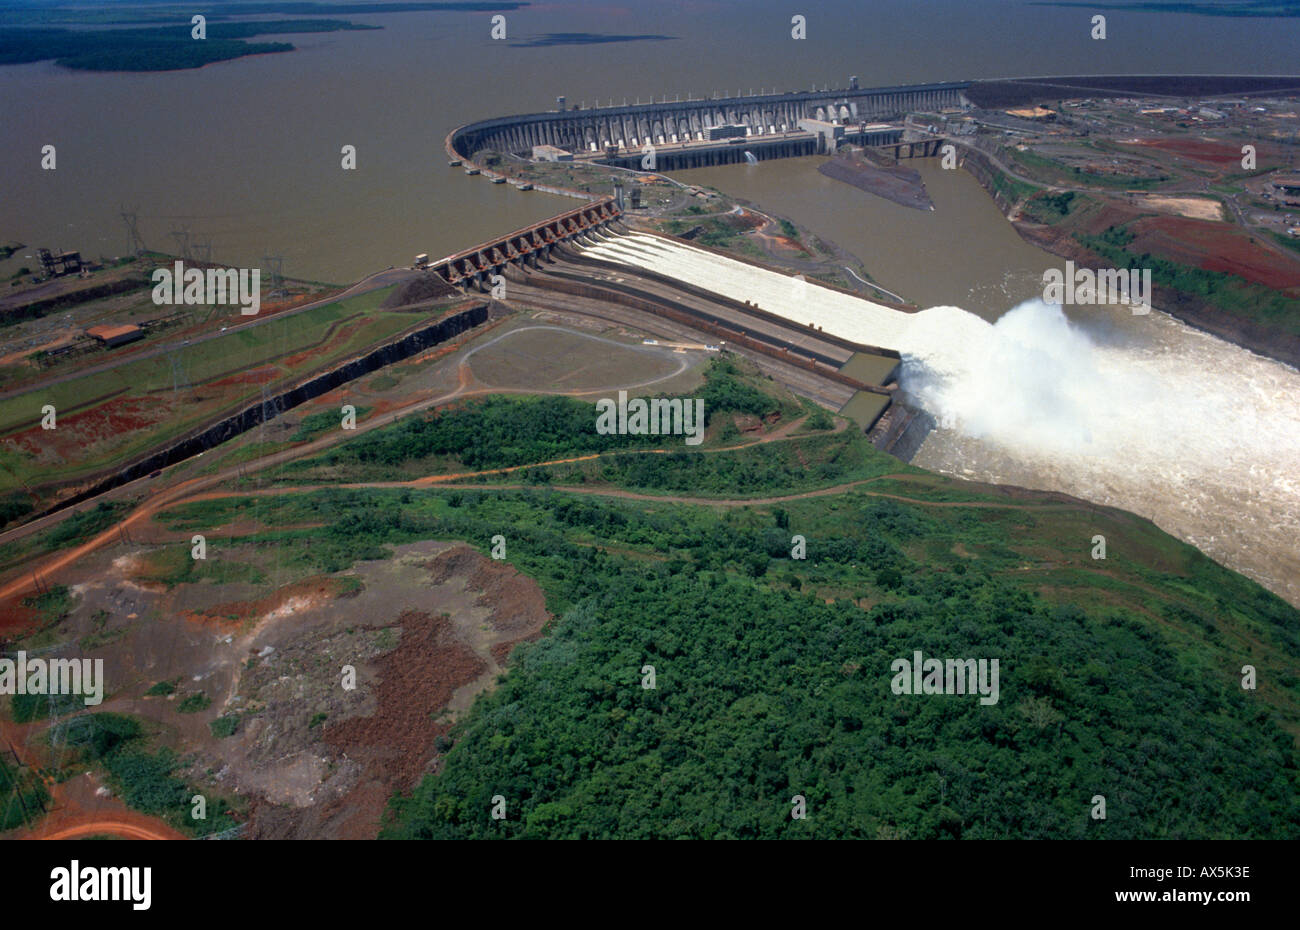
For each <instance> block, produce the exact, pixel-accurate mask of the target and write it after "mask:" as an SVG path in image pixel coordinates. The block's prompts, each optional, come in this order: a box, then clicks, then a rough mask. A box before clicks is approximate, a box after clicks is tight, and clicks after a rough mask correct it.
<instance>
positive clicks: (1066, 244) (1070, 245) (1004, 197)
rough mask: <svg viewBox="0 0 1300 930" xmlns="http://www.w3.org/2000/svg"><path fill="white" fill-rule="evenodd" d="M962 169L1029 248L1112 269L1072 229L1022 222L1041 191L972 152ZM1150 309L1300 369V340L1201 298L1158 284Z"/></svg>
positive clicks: (1295, 336) (976, 152)
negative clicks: (1028, 205)
mask: <svg viewBox="0 0 1300 930" xmlns="http://www.w3.org/2000/svg"><path fill="white" fill-rule="evenodd" d="M962 167H963V168H965V169H966V171H967V173H969V174H970V175H971V177H973V178H974V179H975V180H976V181H977V182H978V183H979V185H980V186H981V187H982V188H983V189H984V190H985V192H986V193H988V195H989V196H990V197H991V198H992V199H993V201H994V203H995V204H997V206H998V209H999V210H1001V211H1002V213H1003V215H1004V216H1005V217H1006V218H1007V221H1008V222H1009V223H1010V224H1011V227H1012V228H1013V229H1014V230H1015V231H1016V233H1017V234H1018V235H1019V236H1020V238H1021V239H1023V240H1024V241H1025V242H1026V243H1028V244H1029V245H1032V246H1034V247H1036V248H1039V249H1042V250H1043V251H1045V252H1049V253H1050V254H1052V255H1056V256H1059V257H1060V258H1062V259H1066V260H1069V261H1073V262H1075V263H1076V264H1077V265H1079V266H1082V267H1090V268H1097V267H1114V266H1115V264H1116V263H1115V262H1114V261H1113V260H1112V259H1111V258H1108V257H1107V256H1104V255H1101V254H1099V253H1098V252H1096V251H1094V250H1093V249H1090V248H1089V247H1088V246H1087V245H1085V244H1084V243H1082V242H1080V241H1079V240H1078V238H1076V237H1075V235H1074V234H1073V231H1072V230H1071V229H1069V228H1065V227H1062V226H1058V225H1051V224H1047V223H1042V222H1038V221H1036V220H1034V219H1032V218H1029V217H1028V216H1026V214H1025V211H1024V207H1025V205H1026V203H1027V202H1028V201H1029V200H1030V199H1032V198H1033V197H1034V196H1035V195H1036V194H1038V193H1041V192H1042V190H1043V189H1034V188H1031V187H1030V186H1029V185H1027V184H1025V183H1024V182H1022V181H1019V180H1017V179H1015V178H1013V177H1010V176H1009V175H1007V173H1006V172H1004V171H1003V170H1002V169H1000V168H999V167H998V166H997V165H995V164H993V163H992V161H991V160H990V159H989V158H988V157H987V156H986V155H985V154H984V153H982V152H979V151H976V150H967V151H966V152H965V153H964V155H963V159H962ZM1227 228H1229V229H1231V228H1232V227H1227ZM1134 258H1135V259H1136V256H1134ZM1187 267H1189V268H1191V267H1192V266H1187ZM1152 304H1153V305H1154V306H1156V307H1158V308H1159V309H1160V310H1161V311H1163V312H1165V313H1168V314H1169V315H1170V316H1172V317H1174V318H1175V319H1177V320H1179V321H1181V322H1183V323H1186V324H1187V325H1188V326H1192V327H1194V328H1196V329H1199V330H1201V331H1202V332H1206V333H1209V334H1211V335H1213V336H1217V337H1218V338H1220V339H1223V340H1225V341H1227V342H1230V343H1232V344H1233V345H1236V346H1239V347H1241V348H1243V349H1247V350H1249V351H1251V352H1254V353H1255V354H1257V355H1262V356H1264V357H1265V358H1270V359H1273V360H1275V361H1279V362H1283V363H1285V364H1287V365H1290V366H1291V367H1293V368H1300V334H1297V333H1291V332H1284V331H1280V330H1279V329H1277V328H1276V327H1273V326H1269V325H1267V324H1265V323H1262V322H1261V321H1259V320H1254V319H1247V318H1245V317H1242V316H1240V315H1235V314H1233V313H1231V312H1230V311H1227V310H1225V309H1223V308H1222V307H1220V306H1219V305H1217V304H1215V303H1213V302H1211V301H1209V300H1207V299H1205V298H1204V297H1201V296H1198V295H1196V294H1192V293H1188V292H1187V291H1184V290H1180V289H1177V288H1172V287H1169V286H1167V285H1165V284H1162V283H1160V282H1159V281H1158V280H1157V281H1155V282H1153V285H1152Z"/></svg>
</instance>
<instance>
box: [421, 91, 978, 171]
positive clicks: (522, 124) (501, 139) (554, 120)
mask: <svg viewBox="0 0 1300 930" xmlns="http://www.w3.org/2000/svg"><path fill="white" fill-rule="evenodd" d="M970 86H971V84H970V82H952V83H945V84H913V85H904V86H899V87H873V88H861V87H858V86H857V82H856V79H854V80H850V82H849V86H848V87H846V88H839V89H827V90H820V91H818V90H809V91H791V92H787V93H781V94H776V93H772V94H753V95H749V96H737V97H706V98H702V99H695V100H692V99H690V98H689V95H688V99H686V100H680V99H678V100H673V101H667V100H660V101H652V102H650V103H636V104H630V105H629V104H626V103H625V104H623V105H614V104H612V103H611V104H610V105H608V106H599V105H598V106H592V107H579V106H574V107H572V108H569V107H567V105H566V103H565V99H564V98H563V97H561V98H559V100H558V101H557V102H558V103H559V107H558V108H557V109H556V110H554V111H550V112H546V113H530V114H524V115H520V116H503V117H497V118H495V119H487V120H480V121H479V122H475V123H470V124H468V125H465V126H461V127H460V128H458V129H455V130H453V131H452V132H451V133H450V134H448V136H447V138H446V140H445V143H444V147H445V149H446V154H447V157H448V159H449V160H450V162H451V163H452V164H456V165H459V164H461V163H462V162H467V163H471V164H472V163H474V162H475V159H476V157H477V156H478V155H479V154H480V153H487V152H494V153H498V154H503V155H505V154H509V155H521V156H525V157H527V156H531V155H532V154H533V153H534V150H535V149H541V148H543V147H550V148H551V149H554V150H558V151H559V152H563V153H565V156H567V157H570V158H573V159H580V160H591V161H595V162H598V163H601V164H609V165H614V166H617V167H623V168H636V167H639V166H641V163H642V158H643V157H644V154H645V152H646V150H647V147H648V146H653V147H654V150H655V163H656V164H655V167H656V169H657V170H664V171H672V170H676V169H682V168H696V167H704V166H707V165H716V164H729V163H732V162H737V161H741V160H744V150H748V151H749V152H750V153H752V155H753V156H754V158H755V159H757V160H759V161H762V160H764V159H768V158H786V157H791V156H797V155H812V154H816V153H819V152H827V151H833V150H834V147H835V145H836V144H837V143H838V142H839V141H849V142H860V143H863V144H869V145H884V146H898V147H901V148H902V149H903V150H904V152H900V153H899V154H906V155H913V154H916V155H932V154H934V149H935V148H937V142H938V140H937V139H935V138H934V137H929V136H926V135H924V134H923V133H918V132H916V131H915V130H912V131H908V130H905V129H904V127H902V126H901V125H893V124H892V123H891V122H890V121H898V120H901V119H903V118H905V117H906V116H907V115H908V114H912V113H917V112H927V111H938V110H941V109H945V108H968V107H970V106H971V103H970V101H969V100H968V99H967V98H966V96H965V94H964V93H963V92H964V91H965V90H966V89H967V88H969V87H970ZM909 136H910V138H909ZM742 144H743V147H742ZM562 157H563V156H562Z"/></svg>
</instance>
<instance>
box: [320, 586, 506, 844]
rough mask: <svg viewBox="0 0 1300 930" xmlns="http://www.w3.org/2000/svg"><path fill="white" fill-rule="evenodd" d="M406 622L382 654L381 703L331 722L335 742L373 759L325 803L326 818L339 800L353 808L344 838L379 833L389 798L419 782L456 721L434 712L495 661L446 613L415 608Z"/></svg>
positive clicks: (343, 807) (357, 756)
mask: <svg viewBox="0 0 1300 930" xmlns="http://www.w3.org/2000/svg"><path fill="white" fill-rule="evenodd" d="M398 623H399V624H400V625H401V627H402V638H401V641H400V642H399V643H398V647H397V648H396V649H394V650H393V651H392V652H389V653H386V654H385V655H383V656H381V657H380V658H379V659H378V660H377V662H376V664H377V666H378V673H379V685H378V695H377V697H378V703H379V710H378V711H377V712H376V713H375V714H374V715H373V716H370V717H360V718H354V719H352V720H345V721H343V722H341V723H338V724H334V725H332V726H327V727H326V729H325V733H324V739H325V743H326V744H327V745H328V746H329V747H330V748H331V749H333V750H335V751H336V752H338V753H340V754H342V755H345V756H346V757H347V758H349V759H352V760H355V761H358V762H360V763H361V764H362V765H364V767H365V771H364V772H363V773H362V776H361V779H360V781H359V783H358V784H357V786H356V787H355V788H354V789H353V790H352V791H350V792H348V794H347V795H345V796H344V797H343V798H341V799H339V800H338V801H336V802H334V804H332V805H330V806H329V807H327V808H326V809H325V810H324V811H322V814H323V816H324V817H326V818H331V817H332V814H333V813H334V811H332V810H331V808H337V809H338V810H339V811H349V812H350V816H348V817H347V819H346V820H345V821H344V822H343V823H342V824H341V838H366V837H373V836H374V835H375V831H376V828H377V826H378V824H379V822H380V817H381V816H382V814H383V810H384V806H385V805H386V804H387V802H388V798H389V797H390V796H392V795H393V794H395V793H396V792H399V791H409V790H410V789H411V788H413V787H414V786H415V784H416V782H417V781H419V779H420V777H421V776H422V775H423V774H424V773H425V771H426V770H427V768H428V764H429V760H430V759H432V758H433V757H434V756H435V755H436V749H435V741H436V740H437V738H438V737H439V736H444V735H445V734H446V733H447V731H448V730H449V729H450V728H451V725H450V723H440V724H435V723H434V722H433V718H434V717H435V716H436V715H437V714H438V713H439V711H441V710H442V708H444V707H446V706H447V704H448V703H449V702H450V701H451V698H452V695H453V694H454V693H455V691H456V689H457V688H459V687H460V686H462V685H466V684H469V683H470V682H472V681H474V680H475V679H476V678H478V677H479V676H480V675H482V674H483V673H484V672H485V671H487V668H488V666H487V663H486V662H484V661H483V660H482V659H480V658H479V657H478V656H476V655H475V654H474V652H473V651H472V650H471V649H470V648H469V647H468V646H467V645H465V643H463V642H461V640H460V639H458V638H457V636H456V631H455V629H454V628H453V626H452V623H451V620H450V619H449V618H448V617H447V616H446V615H445V614H443V615H441V616H438V617H433V616H430V615H429V614H426V613H419V612H416V611H407V612H406V613H404V614H402V616H401V617H400V618H398Z"/></svg>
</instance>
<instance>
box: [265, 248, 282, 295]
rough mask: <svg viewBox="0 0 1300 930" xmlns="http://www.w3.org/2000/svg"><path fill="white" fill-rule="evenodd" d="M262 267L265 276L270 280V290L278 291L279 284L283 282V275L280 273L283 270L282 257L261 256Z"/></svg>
mask: <svg viewBox="0 0 1300 930" xmlns="http://www.w3.org/2000/svg"><path fill="white" fill-rule="evenodd" d="M262 265H263V267H265V268H266V273H267V276H268V277H270V279H271V290H273V291H274V290H279V289H280V285H281V283H282V282H283V281H284V275H283V274H282V273H281V272H282V271H283V270H284V256H283V255H263V256H262Z"/></svg>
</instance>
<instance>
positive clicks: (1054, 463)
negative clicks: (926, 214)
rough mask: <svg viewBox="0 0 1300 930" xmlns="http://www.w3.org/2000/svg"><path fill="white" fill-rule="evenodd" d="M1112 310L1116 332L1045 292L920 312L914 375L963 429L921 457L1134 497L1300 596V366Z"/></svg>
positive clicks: (1122, 503)
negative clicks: (1099, 329) (1054, 302)
mask: <svg viewBox="0 0 1300 930" xmlns="http://www.w3.org/2000/svg"><path fill="white" fill-rule="evenodd" d="M1111 312H1113V313H1114V314H1115V315H1114V316H1110V317H1106V316H1104V314H1106V313H1107V310H1106V309H1104V308H1099V311H1098V313H1099V314H1103V315H1101V316H1099V319H1102V320H1107V322H1115V321H1116V320H1119V321H1121V322H1123V323H1124V329H1125V330H1126V331H1125V332H1123V333H1122V334H1121V335H1122V337H1123V338H1120V339H1116V340H1105V341H1103V340H1097V339H1094V338H1093V337H1092V336H1090V335H1089V334H1088V333H1087V332H1085V331H1084V329H1082V328H1081V327H1079V326H1077V325H1073V324H1071V323H1070V322H1069V321H1067V320H1066V318H1065V316H1064V314H1063V313H1062V312H1061V309H1060V308H1059V307H1056V306H1051V305H1047V304H1044V303H1043V302H1042V301H1038V300H1034V301H1029V302H1026V303H1024V304H1021V305H1020V306H1018V307H1016V308H1014V309H1013V310H1011V311H1010V312H1009V313H1007V314H1006V315H1004V316H1003V317H1002V318H1001V319H999V320H998V321H997V323H995V324H989V323H987V322H985V321H983V320H981V319H979V318H977V317H975V316H973V315H971V314H969V313H967V312H966V311H964V310H960V309H958V308H956V307H935V308H933V309H930V310H926V311H924V312H923V313H920V314H918V315H917V316H916V317H915V322H914V324H913V325H912V326H911V327H909V328H908V329H907V331H906V335H905V339H904V343H905V344H904V346H903V352H904V359H905V361H904V370H903V378H902V380H903V384H904V387H906V388H907V390H908V391H909V393H911V394H913V395H914V396H915V397H917V398H918V399H919V401H920V402H921V404H922V406H924V407H925V408H926V409H927V410H928V411H930V412H931V413H932V414H934V415H935V417H936V418H937V419H939V420H940V421H941V422H943V421H944V420H945V419H947V420H948V422H949V423H950V425H951V427H952V428H951V429H947V430H945V429H940V430H939V431H937V432H936V433H934V434H933V435H932V436H931V438H930V439H929V440H927V442H926V444H925V446H924V447H923V448H922V450H921V453H920V454H918V456H917V458H916V460H915V461H916V464H918V465H922V466H924V467H929V468H937V469H940V470H944V471H950V472H955V473H959V474H966V475H968V476H971V477H978V478H980V479H984V480H992V481H1003V482H1008V483H1013V484H1022V485H1027V486H1030V487H1040V488H1050V489H1053V490H1061V491H1066V492H1068V493H1071V494H1075V495H1077V496H1079V497H1083V498H1086V499H1088V500H1093V501H1097V502H1099V503H1105V504H1111V505H1114V506H1118V507H1123V508H1124V509H1126V510H1131V511H1133V512H1135V513H1139V514H1142V515H1144V516H1147V517H1150V518H1151V519H1153V520H1154V521H1155V522H1156V523H1157V524H1158V525H1160V526H1161V527H1162V528H1163V529H1165V530H1168V531H1169V532H1171V533H1173V534H1175V535H1176V536H1179V537H1180V538H1182V539H1184V540H1186V541H1188V542H1191V543H1192V544H1194V545H1196V546H1197V547H1199V548H1200V549H1201V550H1203V551H1204V552H1206V553H1208V554H1210V555H1211V556H1214V557H1215V558H1217V559H1218V560H1220V561H1222V562H1224V563H1225V564H1227V565H1230V566H1232V567H1233V568H1236V569H1238V570H1239V571H1242V572H1244V573H1245V574H1247V575H1250V576H1251V577H1253V578H1255V579H1256V580H1258V581H1260V582H1261V583H1263V584H1265V585H1266V586H1268V587H1270V588H1272V589H1273V590H1274V591H1277V592H1278V593H1279V594H1282V595H1283V596H1284V597H1286V598H1287V599H1288V600H1290V601H1292V602H1293V603H1300V545H1297V542H1296V540H1297V539H1300V404H1297V399H1300V372H1297V371H1296V370H1295V369H1293V368H1290V367H1289V366H1287V365H1283V364H1281V363H1279V362H1274V361H1270V360H1268V359H1264V358H1260V357H1259V356H1256V355H1253V354H1252V353H1250V352H1247V351H1246V350H1244V349H1240V348H1238V347H1236V346H1233V345H1231V344H1229V343H1227V342H1224V341H1223V340H1221V339H1217V338H1215V337H1213V336H1210V335H1207V334H1205V333H1201V332H1198V331H1196V330H1193V329H1191V328H1190V327H1188V326H1185V325H1184V324H1182V323H1180V322H1179V321H1177V320H1175V319H1173V318H1172V317H1169V316H1167V315H1165V314H1163V313H1159V312H1153V313H1151V314H1150V315H1148V316H1143V317H1131V316H1130V317H1129V318H1128V319H1127V320H1126V321H1125V320H1123V318H1122V313H1123V312H1126V311H1111Z"/></svg>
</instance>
